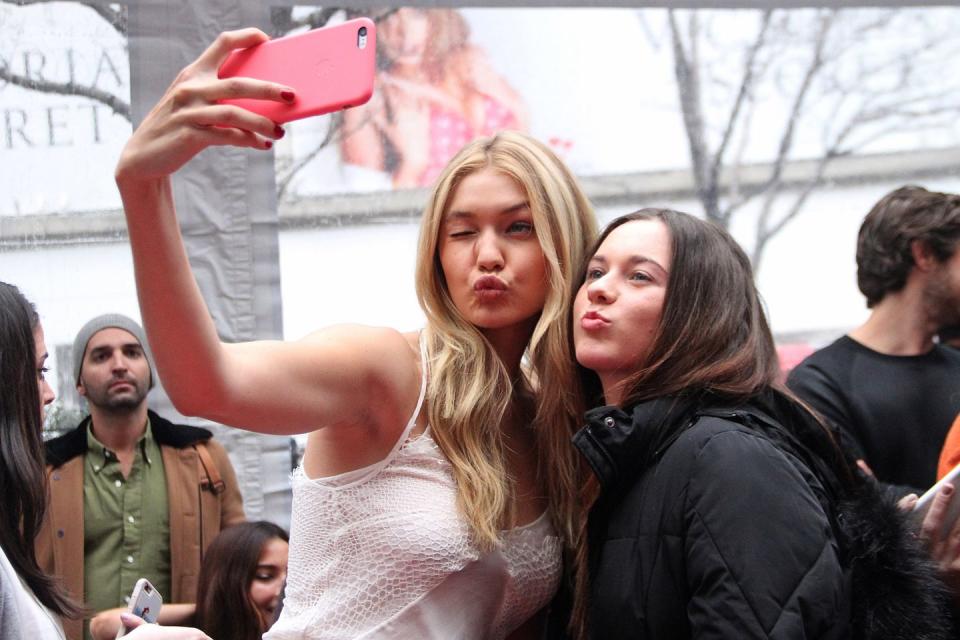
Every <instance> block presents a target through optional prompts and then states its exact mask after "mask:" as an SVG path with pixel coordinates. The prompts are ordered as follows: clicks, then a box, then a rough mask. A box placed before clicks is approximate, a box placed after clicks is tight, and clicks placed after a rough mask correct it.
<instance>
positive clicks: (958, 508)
mask: <svg viewBox="0 0 960 640" xmlns="http://www.w3.org/2000/svg"><path fill="white" fill-rule="evenodd" d="M958 480H960V465H957V466H955V467H954V468H953V469H951V470H950V473H948V474H947V475H945V476H943V477H942V478H940V480H938V481H937V483H936V484H935V485H933V486H932V487H930V488H929V489H927V491H926V492H924V494H923V495H922V496H920V499H919V500H917V504H916V506H914V508H913V512H914V515H915V517H916V520H917V523H918V524H919V523H920V522H922V521H923V518H924V517H925V516H926V515H927V512H928V511H929V510H930V505H931V504H933V499H934V497H935V496H936V495H937V493H939V491H940V488H941V487H942V486H943V485H944V484H946V483H947V482H949V483H951V484H952V485H953V487H954V492H953V495H952V496H951V498H950V504H949V505H947V515H946V517H945V518H944V520H943V529H942V530H941V535H942V536H945V535H947V534H949V533H950V530H951V529H952V528H953V526H954V524H955V523H956V522H957V518H960V482H958Z"/></svg>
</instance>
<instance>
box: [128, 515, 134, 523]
mask: <svg viewBox="0 0 960 640" xmlns="http://www.w3.org/2000/svg"><path fill="white" fill-rule="evenodd" d="M127 522H129V523H130V524H133V516H127Z"/></svg>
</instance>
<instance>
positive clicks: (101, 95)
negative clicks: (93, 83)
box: [0, 65, 131, 121]
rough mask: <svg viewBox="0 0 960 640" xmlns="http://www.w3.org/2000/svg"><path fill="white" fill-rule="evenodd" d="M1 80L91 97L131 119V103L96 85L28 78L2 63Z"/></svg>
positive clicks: (49, 91)
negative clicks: (86, 85)
mask: <svg viewBox="0 0 960 640" xmlns="http://www.w3.org/2000/svg"><path fill="white" fill-rule="evenodd" d="M0 80H3V81H5V82H9V83H10V84H13V85H16V86H18V87H23V88H25V89H30V90H31V91H38V92H40V93H52V94H58V95H67V96H78V97H82V98H89V99H91V100H94V101H96V102H99V103H101V104H104V105H106V106H108V107H110V109H111V110H112V111H113V112H114V113H115V114H117V115H118V116H122V117H123V118H125V119H126V120H128V121H130V120H131V116H130V105H129V104H128V103H126V102H124V101H123V100H121V99H120V98H118V97H117V96H115V95H113V94H112V93H108V92H106V91H102V90H100V89H97V88H95V87H85V86H83V85H79V84H77V83H75V82H50V81H48V80H39V79H36V78H26V77H24V76H21V75H18V74H15V73H12V72H11V71H10V69H9V68H7V67H6V66H5V65H0Z"/></svg>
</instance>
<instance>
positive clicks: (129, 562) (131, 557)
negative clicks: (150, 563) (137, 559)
mask: <svg viewBox="0 0 960 640" xmlns="http://www.w3.org/2000/svg"><path fill="white" fill-rule="evenodd" d="M127 564H133V556H127Z"/></svg>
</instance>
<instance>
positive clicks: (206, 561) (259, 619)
mask: <svg viewBox="0 0 960 640" xmlns="http://www.w3.org/2000/svg"><path fill="white" fill-rule="evenodd" d="M288 542H289V537H288V536H287V532H286V531H284V530H283V528H281V527H279V526H277V525H275V524H273V523H272V522H266V521H257V522H240V523H238V524H235V525H232V526H230V527H227V528H226V529H223V530H222V531H221V532H220V533H219V534H217V537H216V538H214V539H213V542H211V543H210V546H209V547H207V550H206V552H205V553H204V555H203V564H201V565H200V575H199V576H197V602H196V605H193V604H185V603H175V604H169V605H164V606H163V608H162V609H160V616H159V618H158V619H157V621H158V622H159V623H160V624H161V625H180V624H189V625H192V626H194V627H197V628H198V629H201V630H203V631H204V632H205V633H207V634H208V635H209V636H210V637H211V638H215V639H216V640H219V639H220V638H229V639H230V640H260V637H261V636H262V635H263V634H264V633H265V632H266V631H267V630H268V629H269V628H270V627H271V625H273V623H274V621H275V619H276V616H277V613H278V612H279V608H280V600H281V593H282V592H283V585H284V582H285V581H286V579H287V556H288V552H289V546H288ZM124 611H125V609H110V610H107V611H101V612H100V613H98V614H97V616H96V617H95V618H94V619H93V620H91V621H90V635H91V636H92V637H93V639H94V640H113V638H114V636H116V634H117V630H118V629H119V628H120V623H121V616H122V615H126V614H124V613H123V612H124Z"/></svg>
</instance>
